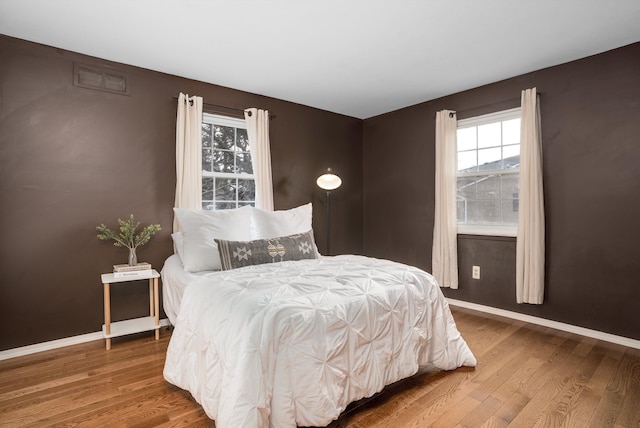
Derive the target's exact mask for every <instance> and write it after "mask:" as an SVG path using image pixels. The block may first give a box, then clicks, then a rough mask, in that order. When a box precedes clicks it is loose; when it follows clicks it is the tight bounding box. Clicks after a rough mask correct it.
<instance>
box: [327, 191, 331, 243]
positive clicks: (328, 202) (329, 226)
mask: <svg viewBox="0 0 640 428" xmlns="http://www.w3.org/2000/svg"><path fill="white" fill-rule="evenodd" d="M330 255H331V191H330V190H327V256H330Z"/></svg>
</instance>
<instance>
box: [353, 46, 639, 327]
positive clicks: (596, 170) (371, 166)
mask: <svg viewBox="0 0 640 428" xmlns="http://www.w3.org/2000/svg"><path fill="white" fill-rule="evenodd" d="M531 87H537V88H538V91H539V92H541V93H542V96H541V112H542V141H543V162H544V186H545V205H546V209H545V212H546V235H547V238H546V253H547V254H546V285H545V293H546V294H545V303H544V305H541V306H536V305H517V304H516V303H515V239H514V238H511V239H509V238H506V239H505V238H490V237H473V236H459V238H458V244H459V246H458V248H459V254H458V258H459V271H460V288H459V289H458V290H448V289H446V290H444V292H445V294H446V295H447V296H448V297H451V298H455V299H460V300H465V301H469V302H474V303H479V304H483V305H488V306H493V307H497V308H502V309H507V310H511V311H515V312H521V313H526V314H531V315H535V316H539V317H543V318H547V319H551V320H556V321H560V322H565V323H570V324H575V325H578V326H583V327H586V328H591V329H595V330H600V331H604V332H608V333H613V334H617V335H621V336H627V337H631V338H634V339H640V316H639V314H640V311H639V309H638V307H639V304H640V280H639V279H638V271H637V267H638V266H639V265H640V264H639V260H640V249H639V243H640V226H638V219H639V218H640V43H636V44H633V45H630V46H626V47H624V48H620V49H616V50H613V51H610V52H607V53H603V54H600V55H596V56H593V57H589V58H585V59H583V60H580V61H575V62H571V63H567V64H563V65H560V66H557V67H552V68H548V69H544V70H540V71H537V72H533V73H529V74H525V75H522V76H518V77H515V78H512V79H508V80H505V81H501V82H498V83H495V84H491V85H487V86H483V87H480V88H476V89H473V90H469V91H465V92H462V93H458V94H454V95H450V96H447V97H444V98H440V99H437V100H434V101H430V102H426V103H423V104H419V105H416V106H413V107H410V108H406V109H403V110H399V111H396V112H392V113H388V114H385V115H381V116H378V117H374V118H371V119H368V120H366V121H365V122H364V137H363V138H364V183H365V191H364V212H365V220H364V228H365V229H364V235H365V244H364V249H365V253H366V254H367V255H371V256H377V257H385V258H390V259H394V260H398V261H401V262H406V263H410V264H414V265H417V266H419V267H422V268H424V269H426V270H430V269H431V245H432V236H433V209H434V185H435V183H434V155H435V149H434V139H435V127H434V125H435V114H436V111H438V110H442V109H451V110H456V111H458V118H459V119H463V118H466V117H472V116H476V115H480V114H484V113H489V112H492V111H499V110H503V109H506V108H511V107H515V106H517V105H519V103H520V101H519V98H520V91H521V90H522V89H526V88H531ZM472 265H480V267H481V271H482V279H481V280H478V281H474V280H472V279H471V266H472Z"/></svg>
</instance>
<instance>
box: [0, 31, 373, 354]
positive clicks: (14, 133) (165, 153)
mask: <svg viewBox="0 0 640 428" xmlns="http://www.w3.org/2000/svg"><path fill="white" fill-rule="evenodd" d="M74 61H78V62H82V63H88V64H92V65H96V66H101V67H113V68H116V69H118V70H121V71H124V72H127V73H129V75H130V77H131V82H132V86H131V95H130V96H124V95H116V94H111V93H106V92H99V91H95V90H90V89H83V88H79V87H75V86H73V63H74ZM179 92H184V93H188V94H190V95H193V94H197V95H200V96H202V97H203V98H204V100H205V102H209V103H215V104H220V105H226V106H230V107H236V108H246V107H258V108H265V109H269V110H270V112H271V113H273V114H275V115H276V116H277V118H276V119H275V120H272V121H271V132H270V137H271V150H272V163H273V182H274V188H275V189H274V201H275V207H276V209H286V208H292V207H294V206H297V205H301V204H304V203H307V202H309V201H311V202H313V203H314V229H315V231H316V240H317V242H318V246H319V248H320V250H321V251H324V248H325V245H326V243H325V210H324V194H323V193H322V192H321V191H320V189H318V188H317V187H316V186H315V178H316V177H317V176H318V175H319V174H320V172H322V170H323V169H325V168H327V167H333V168H334V169H335V170H336V171H338V173H339V174H340V175H341V176H342V178H343V186H342V187H341V188H340V189H339V190H337V191H336V192H334V194H333V201H334V203H333V204H332V209H333V233H332V236H333V238H332V250H333V251H335V252H344V253H361V252H362V229H363V228H362V121H361V120H359V119H355V118H350V117H345V116H341V115H338V114H333V113H329V112H326V111H321V110H317V109H313V108H309V107H305V106H301V105H297V104H293V103H289V102H285V101H281V100H276V99H272V98H268V97H262V96H258V95H254V94H250V93H246V92H241V91H237V90H232V89H228V88H223V87H219V86H215V85H210V84H205V83H202V82H197V81H193V80H188V79H184V78H180V77H176V76H171V75H166V74H162V73H157V72H152V71H149V70H145V69H140V68H135V67H128V66H125V65H122V64H116V63H112V62H109V61H105V60H101V59H97V58H91V57H87V56H83V55H80V54H76V53H73V52H68V51H64V50H60V49H55V48H51V47H47V46H42V45H38V44H33V43H28V42H25V41H22V40H18V39H14V38H10V37H6V36H0V97H1V98H0V174H1V180H0V206H1V208H2V213H1V214H0V230H2V232H3V239H2V241H1V242H2V243H1V244H0V268H1V275H0V278H1V283H0V324H1V325H2V326H3V328H2V332H0V350H5V349H10V348H14V347H18V346H23V345H29V344H33V343H37V342H43V341H49V340H54V339H58V338H63V337H69V336H74V335H79V334H83V333H89V332H95V331H99V330H100V326H101V325H102V323H103V309H102V285H101V283H100V277H99V275H100V273H102V272H108V271H109V270H110V269H111V266H112V265H113V264H114V263H122V262H125V261H126V256H127V254H126V251H125V250H123V249H120V248H115V247H113V246H112V245H110V244H108V243H106V242H102V241H99V240H98V239H97V238H96V231H95V226H96V225H97V224H99V223H101V222H104V223H107V224H108V225H111V226H113V225H115V223H116V219H117V218H119V217H120V218H124V217H126V216H128V215H129V214H131V213H133V214H135V215H136V217H137V219H139V220H140V221H141V222H142V223H143V224H148V223H160V224H161V225H162V228H163V230H162V232H160V233H159V234H158V235H156V236H155V237H154V238H153V239H152V240H151V241H150V243H149V244H147V245H146V246H145V247H142V249H140V250H139V252H138V258H139V260H144V261H149V262H150V263H152V264H153V266H154V267H156V268H157V269H160V268H161V267H162V264H163V262H164V260H165V258H166V257H167V256H168V255H169V254H171V252H172V245H171V239H170V231H171V224H172V221H173V214H172V207H173V201H174V190H175V116H176V101H175V100H173V99H172V98H173V97H176V96H177V95H178V93H179ZM147 298H148V297H147V295H146V287H145V286H144V282H142V283H140V284H137V285H136V284H134V285H131V284H126V285H125V284H123V285H117V286H114V287H113V289H112V312H113V318H114V320H118V319H125V318H130V317H135V316H140V315H143V314H144V311H145V307H147V306H146V305H147V303H146V302H148V300H146V299H147Z"/></svg>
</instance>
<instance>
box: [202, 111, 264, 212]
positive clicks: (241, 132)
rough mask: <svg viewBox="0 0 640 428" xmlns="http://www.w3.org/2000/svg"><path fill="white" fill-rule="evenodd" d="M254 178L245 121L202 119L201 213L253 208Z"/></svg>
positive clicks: (204, 115)
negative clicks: (204, 211) (250, 206)
mask: <svg viewBox="0 0 640 428" xmlns="http://www.w3.org/2000/svg"><path fill="white" fill-rule="evenodd" d="M255 199H256V186H255V178H254V175H253V166H252V165H251V153H250V150H249V139H248V137H247V127H246V124H245V121H244V120H243V119H234V118H230V117H225V116H218V115H213V114H208V113H205V114H203V117H202V209H204V210H223V209H230V208H238V207H241V206H244V205H254V206H255Z"/></svg>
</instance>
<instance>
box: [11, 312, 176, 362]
mask: <svg viewBox="0 0 640 428" xmlns="http://www.w3.org/2000/svg"><path fill="white" fill-rule="evenodd" d="M168 325H170V323H169V320H168V319H166V318H164V319H161V320H160V326H161V327H165V326H168ZM94 340H104V335H103V333H102V331H96V332H95V333H87V334H81V335H79V336H72V337H65V338H63V339H58V340H52V341H49V342H42V343H36V344H34V345H28V346H22V347H20V348H13V349H7V350H6V351H0V361H2V360H8V359H9V358H15V357H22V356H24V355H29V354H35V353H36V352H42V351H50V350H52V349H57V348H62V347H64V346H71V345H78V344H80V343H86V342H92V341H94Z"/></svg>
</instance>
